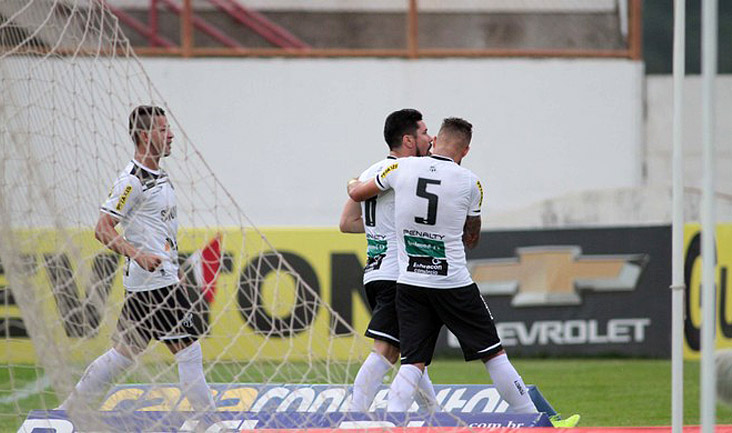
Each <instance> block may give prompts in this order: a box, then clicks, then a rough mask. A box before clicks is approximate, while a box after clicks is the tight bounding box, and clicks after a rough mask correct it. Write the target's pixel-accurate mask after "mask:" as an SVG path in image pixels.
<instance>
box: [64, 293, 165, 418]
mask: <svg viewBox="0 0 732 433" xmlns="http://www.w3.org/2000/svg"><path fill="white" fill-rule="evenodd" d="M148 298H149V294H148V293H147V292H127V293H125V302H124V305H123V307H122V312H121V313H120V317H119V320H118V321H117V331H116V333H115V334H114V335H113V336H112V341H113V343H114V344H113V346H114V347H113V348H111V349H109V350H108V351H107V352H105V353H104V354H102V355H101V356H100V357H98V358H97V359H95V360H94V361H93V362H92V363H91V364H89V366H87V368H86V370H85V371H84V374H83V375H82V376H81V379H79V382H78V383H77V384H76V386H75V387H74V390H73V391H72V392H71V394H69V396H68V397H67V398H66V400H64V402H63V403H61V405H60V406H59V407H58V409H60V410H69V409H70V408H72V407H73V406H79V405H84V406H88V405H91V404H93V403H94V402H96V401H98V400H100V399H101V398H102V397H104V394H105V393H106V392H107V389H108V388H109V386H110V385H111V384H112V383H113V382H114V380H115V379H116V378H117V377H119V376H120V375H121V374H122V373H124V372H125V371H126V370H127V369H128V368H130V367H131V366H132V365H133V363H134V361H133V359H134V358H135V357H136V356H137V355H138V354H139V353H141V352H142V351H143V350H145V347H147V344H148V343H149V342H150V338H151V336H150V332H149V325H148V324H147V323H146V318H147V317H149V311H150V307H151V304H150V300H149V299H148Z"/></svg>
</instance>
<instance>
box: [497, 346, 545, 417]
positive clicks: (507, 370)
mask: <svg viewBox="0 0 732 433" xmlns="http://www.w3.org/2000/svg"><path fill="white" fill-rule="evenodd" d="M485 368H486V370H488V374H490V376H491V379H492V380H493V385H495V386H496V389H497V390H498V394H500V395H501V397H502V398H503V399H504V400H506V401H507V402H508V405H509V409H510V410H511V412H516V413H530V412H538V411H537V410H536V406H534V402H533V401H531V397H530V396H529V389H528V388H526V385H525V384H524V381H523V379H521V376H519V374H518V372H517V371H516V369H515V368H513V365H512V364H511V362H510V361H509V360H508V356H506V354H505V353H504V354H501V355H498V356H496V357H495V358H493V359H490V360H489V361H488V362H486V363H485Z"/></svg>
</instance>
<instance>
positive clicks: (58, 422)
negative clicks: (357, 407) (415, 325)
mask: <svg viewBox="0 0 732 433" xmlns="http://www.w3.org/2000/svg"><path fill="white" fill-rule="evenodd" d="M85 418H90V419H88V420H86V421H75V422H72V421H70V420H69V418H68V417H67V414H66V412H64V411H32V412H30V414H28V418H27V419H26V421H25V422H24V423H23V425H22V426H21V427H20V430H18V433H41V432H43V433H83V432H92V431H100V429H103V430H104V431H113V432H153V431H154V432H166V433H167V432H171V433H172V432H181V433H182V432H193V431H207V432H220V431H232V430H234V431H244V430H251V429H318V428H322V429H354V428H359V429H365V428H385V427H386V428H388V427H399V426H406V427H425V426H431V427H456V426H464V427H465V426H467V427H475V428H496V427H511V428H519V427H551V425H552V424H551V422H550V421H549V418H548V416H547V415H546V414H545V413H534V414H510V413H501V414H498V413H483V414H463V413H461V414H459V415H458V414H449V413H434V414H429V413H424V412H418V413H413V414H407V413H391V412H378V413H357V412H349V413H344V412H335V413H302V412H263V411H262V412H213V413H206V414H194V413H192V412H152V411H151V412H145V411H140V412H118V411H109V412H95V413H93V414H88V417H85Z"/></svg>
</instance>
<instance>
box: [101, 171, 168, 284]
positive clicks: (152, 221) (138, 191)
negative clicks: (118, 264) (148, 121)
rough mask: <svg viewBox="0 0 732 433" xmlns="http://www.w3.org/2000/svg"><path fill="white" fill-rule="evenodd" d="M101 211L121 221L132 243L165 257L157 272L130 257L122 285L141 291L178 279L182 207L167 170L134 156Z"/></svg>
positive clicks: (123, 229)
mask: <svg viewBox="0 0 732 433" xmlns="http://www.w3.org/2000/svg"><path fill="white" fill-rule="evenodd" d="M101 211H102V212H104V213H107V214H109V215H111V216H113V217H114V218H115V219H117V220H119V221H120V225H121V226H122V236H124V238H125V239H126V240H127V242H129V243H130V244H132V246H134V247H135V248H137V249H138V250H139V251H144V252H146V253H150V254H155V255H157V256H160V257H162V258H163V262H162V264H161V265H160V266H159V267H158V268H157V269H156V270H155V271H153V272H148V271H147V270H145V269H143V268H142V267H140V265H138V264H137V262H135V261H134V260H133V259H130V258H126V263H125V267H124V274H123V276H122V285H123V286H124V287H125V288H126V289H127V290H129V291H131V292H140V291H145V290H154V289H159V288H161V287H166V286H170V285H172V284H177V283H178V281H179V280H178V240H177V238H178V236H177V235H178V215H177V213H178V211H177V207H176V200H175V190H174V188H173V184H172V183H171V181H170V179H169V178H168V175H167V173H165V172H164V171H163V170H159V171H155V170H150V169H149V168H146V167H144V166H143V165H142V164H140V163H139V162H137V161H135V160H132V161H131V162H130V163H129V164H127V166H126V167H125V169H124V170H123V171H122V173H120V175H119V177H118V178H117V180H116V181H115V182H114V186H113V187H112V190H111V191H110V193H109V197H108V198H107V200H106V201H105V202H104V203H103V204H102V206H101Z"/></svg>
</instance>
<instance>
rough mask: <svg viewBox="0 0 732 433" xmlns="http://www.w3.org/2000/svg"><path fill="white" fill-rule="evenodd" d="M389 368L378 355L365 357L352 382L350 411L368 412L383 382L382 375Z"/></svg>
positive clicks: (385, 361) (387, 362)
mask: <svg viewBox="0 0 732 433" xmlns="http://www.w3.org/2000/svg"><path fill="white" fill-rule="evenodd" d="M390 368H391V364H389V361H387V360H386V359H384V357H383V356H381V355H379V354H378V353H375V352H371V353H370V354H369V356H368V357H366V360H365V361H364V362H363V365H361V368H360V369H359V370H358V374H357V375H356V380H354V382H353V399H352V400H351V407H350V410H351V411H357V412H368V410H369V408H370V407H371V402H372V401H374V396H375V395H376V391H378V390H379V385H381V383H382V382H383V381H384V375H385V374H386V372H387V371H389V369H390Z"/></svg>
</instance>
